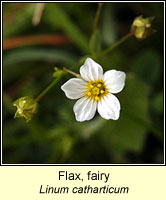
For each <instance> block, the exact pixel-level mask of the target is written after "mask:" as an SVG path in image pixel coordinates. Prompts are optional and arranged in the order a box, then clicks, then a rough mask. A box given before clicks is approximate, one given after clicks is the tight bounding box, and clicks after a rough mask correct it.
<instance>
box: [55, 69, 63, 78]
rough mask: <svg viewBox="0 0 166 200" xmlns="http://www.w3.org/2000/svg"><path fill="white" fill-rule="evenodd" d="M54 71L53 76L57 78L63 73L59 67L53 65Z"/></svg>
mask: <svg viewBox="0 0 166 200" xmlns="http://www.w3.org/2000/svg"><path fill="white" fill-rule="evenodd" d="M54 69H55V72H54V73H53V77H54V78H59V77H61V76H62V75H63V74H64V71H63V70H61V69H58V68H57V67H54Z"/></svg>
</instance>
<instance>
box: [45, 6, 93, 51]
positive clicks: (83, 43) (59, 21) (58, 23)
mask: <svg viewBox="0 0 166 200" xmlns="http://www.w3.org/2000/svg"><path fill="white" fill-rule="evenodd" d="M43 18H45V20H46V22H47V23H50V24H52V25H53V26H54V27H55V28H57V27H58V28H59V29H61V30H62V31H64V32H65V33H66V34H67V35H68V37H69V38H70V39H71V40H72V41H73V42H74V43H75V44H76V45H77V47H79V48H80V50H82V51H83V52H84V53H87V52H89V48H88V47H89V45H88V40H87V38H86V37H85V36H84V34H82V32H81V30H79V28H78V26H77V25H76V24H75V23H74V22H73V21H72V20H71V19H70V17H69V16H68V15H67V14H66V13H65V12H64V10H63V9H62V8H61V7H60V5H58V4H55V3H54V4H51V3H50V4H46V6H45V14H44V16H43Z"/></svg>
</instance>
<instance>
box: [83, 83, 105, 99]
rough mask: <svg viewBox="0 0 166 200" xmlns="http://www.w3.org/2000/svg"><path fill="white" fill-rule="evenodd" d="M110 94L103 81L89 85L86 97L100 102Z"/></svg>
mask: <svg viewBox="0 0 166 200" xmlns="http://www.w3.org/2000/svg"><path fill="white" fill-rule="evenodd" d="M107 93H108V89H107V88H106V86H105V84H104V81H103V80H97V81H90V82H89V83H88V85H87V90H86V96H88V97H90V98H93V99H94V100H96V101H99V100H100V99H101V98H102V97H104V96H105V95H106V94H107Z"/></svg>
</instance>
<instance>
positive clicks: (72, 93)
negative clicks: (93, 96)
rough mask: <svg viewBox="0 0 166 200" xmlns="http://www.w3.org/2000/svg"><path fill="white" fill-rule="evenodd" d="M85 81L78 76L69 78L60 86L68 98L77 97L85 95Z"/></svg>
mask: <svg viewBox="0 0 166 200" xmlns="http://www.w3.org/2000/svg"><path fill="white" fill-rule="evenodd" d="M86 85H87V82H86V81H84V80H82V79H80V78H71V79H70V80H68V81H67V82H66V83H65V84H63V85H62V86H61V89H62V90H63V91H64V92H65V95H66V96H67V97H68V98H69V99H79V98H81V97H83V96H84V95H85V90H86V88H87V86H86Z"/></svg>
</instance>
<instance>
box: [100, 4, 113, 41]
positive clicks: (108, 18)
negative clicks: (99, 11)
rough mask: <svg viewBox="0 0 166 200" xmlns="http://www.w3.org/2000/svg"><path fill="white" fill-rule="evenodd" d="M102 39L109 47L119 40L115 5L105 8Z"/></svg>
mask: <svg viewBox="0 0 166 200" xmlns="http://www.w3.org/2000/svg"><path fill="white" fill-rule="evenodd" d="M102 38H103V40H104V42H105V43H106V44H107V45H111V44H113V43H114V42H115V41H116V40H117V25H116V19H115V16H114V7H113V5H109V4H107V5H106V6H103V19H102Z"/></svg>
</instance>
